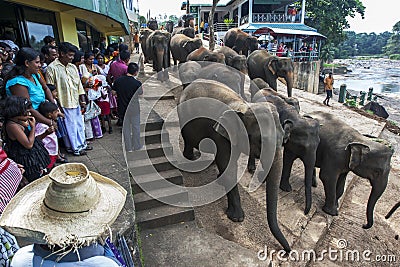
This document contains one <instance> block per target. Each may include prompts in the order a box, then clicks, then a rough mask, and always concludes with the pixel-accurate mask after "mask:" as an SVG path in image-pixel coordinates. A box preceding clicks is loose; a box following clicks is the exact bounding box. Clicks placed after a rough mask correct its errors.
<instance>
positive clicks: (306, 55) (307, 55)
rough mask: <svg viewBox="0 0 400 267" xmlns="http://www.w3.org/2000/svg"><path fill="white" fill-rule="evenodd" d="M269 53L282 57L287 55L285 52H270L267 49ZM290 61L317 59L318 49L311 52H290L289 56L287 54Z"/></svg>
mask: <svg viewBox="0 0 400 267" xmlns="http://www.w3.org/2000/svg"><path fill="white" fill-rule="evenodd" d="M268 53H270V54H271V55H274V56H276V55H278V56H279V55H280V56H282V57H287V53H286V52H272V51H268ZM289 57H290V58H291V59H292V61H295V62H310V61H318V60H319V56H318V51H311V52H291V56H289Z"/></svg>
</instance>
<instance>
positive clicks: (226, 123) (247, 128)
mask: <svg viewBox="0 0 400 267" xmlns="http://www.w3.org/2000/svg"><path fill="white" fill-rule="evenodd" d="M198 98H202V99H203V100H204V98H206V99H207V100H206V101H207V104H206V105H207V107H206V108H204V105H202V104H201V103H204V102H201V103H200V104H199V105H197V104H196V102H195V103H193V102H189V103H186V105H185V102H186V101H191V100H196V99H198ZM199 101H200V100H199ZM217 101H218V103H215V102H217ZM221 102H222V103H223V104H222V103H221ZM224 104H225V105H224ZM205 113H207V114H205ZM256 116H257V117H256ZM178 117H179V122H180V125H181V133H182V137H183V140H184V151H183V155H184V157H185V158H187V159H191V160H192V159H194V153H193V149H194V148H197V149H199V144H200V142H201V141H202V140H203V139H205V138H207V139H211V140H212V141H213V142H214V144H215V146H216V154H215V162H216V165H217V168H218V170H219V176H220V178H221V177H222V178H223V180H224V181H225V182H228V183H229V182H230V183H231V184H230V186H227V185H226V184H225V183H224V185H225V189H226V190H227V191H228V192H227V198H228V208H227V210H226V214H227V216H228V218H229V219H231V220H232V221H234V222H241V221H243V220H244V212H243V209H242V207H241V202H240V195H239V191H238V186H237V181H238V180H237V167H238V163H237V160H238V158H239V155H240V153H246V154H248V153H249V147H248V145H250V151H251V152H252V153H254V156H255V157H257V158H261V164H262V166H263V169H264V170H265V171H266V173H268V175H267V177H266V190H267V220H268V225H269V228H270V230H271V232H272V234H273V235H274V237H275V238H276V239H277V240H278V242H279V243H280V244H281V245H282V246H283V248H284V249H285V250H286V251H290V246H289V244H288V242H287V240H286V238H285V237H284V235H283V234H282V232H281V230H280V229H279V225H278V221H277V201H278V190H279V189H278V187H279V176H280V173H281V170H282V162H281V161H280V160H279V158H280V157H281V155H282V140H283V135H284V132H283V129H282V127H281V126H280V124H279V119H278V114H277V112H276V110H275V109H274V107H273V106H272V105H271V107H270V109H269V107H267V106H266V105H265V104H264V103H263V104H260V103H247V102H245V101H244V100H242V99H241V98H240V96H238V95H237V94H236V93H234V92H233V91H232V90H231V89H230V88H228V87H227V86H225V85H224V84H222V83H219V82H216V81H210V80H204V79H197V80H195V81H193V82H192V83H191V84H190V85H189V86H187V87H186V89H185V90H184V91H183V92H182V95H181V97H180V104H179V106H178ZM211 118H216V119H211ZM186 122H187V123H186ZM184 123H186V124H184ZM243 125H244V126H243ZM260 125H261V126H262V127H261V126H260ZM240 126H242V127H240ZM228 132H229V134H228ZM243 140H248V141H249V142H248V143H247V142H243ZM231 147H232V148H235V149H231ZM271 149H272V150H275V151H272V152H271ZM262 178H265V177H262Z"/></svg>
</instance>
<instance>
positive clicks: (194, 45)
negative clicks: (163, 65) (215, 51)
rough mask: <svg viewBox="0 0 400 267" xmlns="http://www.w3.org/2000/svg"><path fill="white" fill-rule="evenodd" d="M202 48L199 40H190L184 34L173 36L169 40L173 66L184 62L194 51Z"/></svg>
mask: <svg viewBox="0 0 400 267" xmlns="http://www.w3.org/2000/svg"><path fill="white" fill-rule="evenodd" d="M201 46H203V42H202V40H201V39H199V38H194V39H193V38H190V37H187V36H186V35H184V34H175V35H174V36H172V38H171V42H170V47H171V54H172V58H173V60H174V65H177V61H178V60H179V63H184V62H186V58H187V56H188V55H189V54H190V53H191V52H193V51H194V50H196V49H198V48H200V47H201Z"/></svg>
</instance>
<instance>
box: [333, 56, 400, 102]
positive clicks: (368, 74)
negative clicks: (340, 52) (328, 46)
mask: <svg viewBox="0 0 400 267" xmlns="http://www.w3.org/2000/svg"><path fill="white" fill-rule="evenodd" d="M334 63H340V64H344V65H345V66H347V68H348V69H350V70H352V72H349V73H348V74H345V75H335V73H334V78H335V80H336V82H335V87H340V85H341V84H346V85H347V89H350V90H355V91H368V88H370V87H372V88H374V93H384V94H386V93H389V94H391V93H394V94H399V95H400V61H399V60H388V59H370V60H358V59H346V60H335V61H334Z"/></svg>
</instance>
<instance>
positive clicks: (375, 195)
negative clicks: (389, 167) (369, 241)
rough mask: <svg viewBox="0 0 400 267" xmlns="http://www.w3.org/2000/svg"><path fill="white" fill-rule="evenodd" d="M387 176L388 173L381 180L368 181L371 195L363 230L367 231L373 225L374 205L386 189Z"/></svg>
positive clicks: (378, 178)
mask: <svg viewBox="0 0 400 267" xmlns="http://www.w3.org/2000/svg"><path fill="white" fill-rule="evenodd" d="M388 176H389V173H387V174H386V175H385V176H383V177H382V179H381V178H380V177H377V179H374V180H371V181H370V182H371V186H372V189H371V194H370V195H369V199H368V204H367V224H364V225H363V228H364V229H369V228H371V227H372V225H373V224H374V208H375V204H376V202H377V201H378V199H379V198H380V197H381V195H382V194H383V192H384V191H385V189H386V185H387V182H388Z"/></svg>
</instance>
